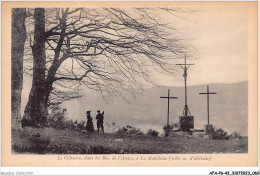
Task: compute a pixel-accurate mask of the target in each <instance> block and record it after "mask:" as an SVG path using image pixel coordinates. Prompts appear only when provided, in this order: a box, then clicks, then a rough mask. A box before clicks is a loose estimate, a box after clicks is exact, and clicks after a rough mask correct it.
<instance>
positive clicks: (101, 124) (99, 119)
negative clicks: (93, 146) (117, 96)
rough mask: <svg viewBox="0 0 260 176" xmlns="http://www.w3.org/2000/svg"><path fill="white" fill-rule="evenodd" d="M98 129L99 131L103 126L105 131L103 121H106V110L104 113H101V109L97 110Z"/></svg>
mask: <svg viewBox="0 0 260 176" xmlns="http://www.w3.org/2000/svg"><path fill="white" fill-rule="evenodd" d="M97 113H98V114H97V117H96V119H97V129H98V132H99V128H100V127H101V129H102V131H103V133H104V126H103V123H104V111H103V113H102V114H101V113H100V110H98V111H97Z"/></svg>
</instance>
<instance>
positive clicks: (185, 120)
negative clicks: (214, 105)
mask: <svg viewBox="0 0 260 176" xmlns="http://www.w3.org/2000/svg"><path fill="white" fill-rule="evenodd" d="M179 124H180V130H181V131H185V132H187V131H190V129H194V116H179Z"/></svg>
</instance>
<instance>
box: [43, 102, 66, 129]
mask: <svg viewBox="0 0 260 176" xmlns="http://www.w3.org/2000/svg"><path fill="white" fill-rule="evenodd" d="M67 115H68V114H67V110H66V109H65V108H64V109H62V108H61V107H60V106H59V105H57V104H54V105H51V106H50V107H49V110H48V117H47V124H48V126H49V127H53V128H64V127H67V128H70V126H66V125H69V124H68V123H67Z"/></svg>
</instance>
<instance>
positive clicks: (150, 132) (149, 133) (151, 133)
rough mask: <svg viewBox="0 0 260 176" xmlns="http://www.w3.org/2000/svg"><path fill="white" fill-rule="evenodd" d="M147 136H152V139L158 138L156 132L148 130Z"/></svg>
mask: <svg viewBox="0 0 260 176" xmlns="http://www.w3.org/2000/svg"><path fill="white" fill-rule="evenodd" d="M147 135H150V136H154V137H158V135H159V132H158V131H156V130H153V129H149V130H148V131H147Z"/></svg>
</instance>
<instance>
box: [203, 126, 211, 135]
mask: <svg viewBox="0 0 260 176" xmlns="http://www.w3.org/2000/svg"><path fill="white" fill-rule="evenodd" d="M212 131H213V125H212V124H207V125H204V134H205V135H209V134H211V133H212Z"/></svg>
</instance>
